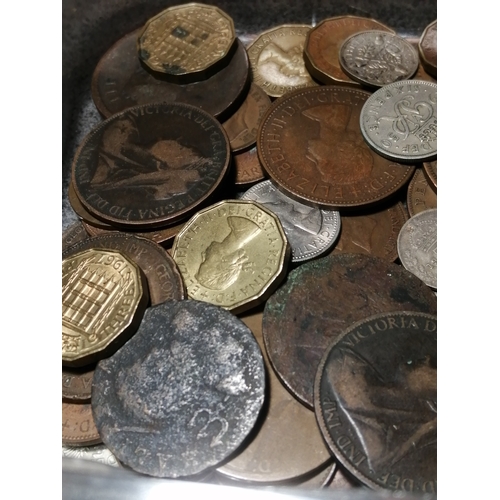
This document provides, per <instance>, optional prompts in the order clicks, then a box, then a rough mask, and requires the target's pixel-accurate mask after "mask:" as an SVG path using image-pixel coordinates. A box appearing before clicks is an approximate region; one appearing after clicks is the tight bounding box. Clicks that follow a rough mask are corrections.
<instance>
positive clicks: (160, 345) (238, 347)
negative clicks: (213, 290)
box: [92, 300, 265, 478]
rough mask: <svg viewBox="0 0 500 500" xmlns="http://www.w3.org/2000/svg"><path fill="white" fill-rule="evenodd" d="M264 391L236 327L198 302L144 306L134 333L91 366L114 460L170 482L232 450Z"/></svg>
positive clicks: (252, 353) (255, 361)
mask: <svg viewBox="0 0 500 500" xmlns="http://www.w3.org/2000/svg"><path fill="white" fill-rule="evenodd" d="M264 391H265V370H264V362H263V359H262V353H261V351H260V348H259V346H258V344H257V342H256V340H255V338H254V337H253V335H252V332H251V331H250V329H249V328H248V327H247V326H246V325H245V324H244V323H243V322H242V321H241V320H239V319H238V318H236V317H235V316H234V315H233V314H231V313H230V312H228V311H226V310H224V309H222V308H220V307H216V306H213V305H211V304H207V303H205V302H199V301H195V300H187V301H168V302H164V303H162V304H159V305H157V306H154V307H151V308H149V309H148V310H147V311H146V314H145V316H144V320H143V322H142V324H141V326H140V328H139V330H138V332H137V334H136V335H135V336H134V337H133V338H132V339H131V340H130V341H129V342H128V343H127V344H126V345H125V346H124V347H123V348H122V349H120V350H119V351H118V352H116V354H115V355H113V356H112V357H110V358H108V359H106V360H103V361H101V362H99V364H98V365H97V368H96V371H95V374H94V383H93V386H92V411H93V414H94V420H95V423H96V426H97V428H98V430H99V434H100V435H101V437H102V440H103V442H104V443H105V444H106V445H107V446H108V448H109V449H110V450H111V452H112V453H113V454H114V455H115V456H116V457H117V458H118V460H120V461H121V462H123V463H124V464H125V465H127V466H129V467H131V468H132V469H134V470H135V471H137V472H141V473H143V474H148V475H151V476H157V477H170V478H175V477H182V476H190V475H194V474H197V473H200V472H202V471H204V470H206V469H207V468H209V467H212V466H215V465H217V464H219V463H220V462H222V461H223V460H224V459H225V458H227V457H228V456H229V455H230V454H231V453H232V452H234V451H235V450H236V449H237V448H238V446H239V445H240V444H241V443H242V441H243V440H244V439H245V438H246V436H247V435H248V434H249V432H250V431H251V430H252V428H253V426H254V424H255V422H256V420H257V417H258V414H259V412H260V410H261V407H262V405H263V402H264Z"/></svg>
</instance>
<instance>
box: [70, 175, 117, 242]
mask: <svg viewBox="0 0 500 500" xmlns="http://www.w3.org/2000/svg"><path fill="white" fill-rule="evenodd" d="M68 200H69V203H70V205H71V208H72V209H73V210H74V211H75V213H76V215H78V217H80V219H81V220H82V222H83V223H87V224H90V225H91V226H92V227H95V228H97V229H103V230H108V231H112V230H113V226H111V225H110V224H108V223H107V222H104V221H102V220H99V219H97V218H96V217H94V216H93V215H92V214H91V213H90V212H89V211H88V210H87V209H86V208H85V207H84V206H83V205H82V202H81V201H80V198H78V196H77V195H76V192H75V188H74V186H73V183H72V182H70V184H69V188H68ZM85 227H86V226H85ZM89 234H90V235H91V236H95V235H93V234H92V232H89Z"/></svg>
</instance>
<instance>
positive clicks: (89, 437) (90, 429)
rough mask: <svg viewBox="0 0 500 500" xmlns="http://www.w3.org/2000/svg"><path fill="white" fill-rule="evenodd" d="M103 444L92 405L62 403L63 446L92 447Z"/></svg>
mask: <svg viewBox="0 0 500 500" xmlns="http://www.w3.org/2000/svg"><path fill="white" fill-rule="evenodd" d="M99 443H102V439H101V437H100V436H99V433H98V432H97V429H96V426H95V423H94V418H93V417H92V407H91V406H90V404H86V403H82V404H78V403H62V444H63V445H66V446H90V445H93V444H99Z"/></svg>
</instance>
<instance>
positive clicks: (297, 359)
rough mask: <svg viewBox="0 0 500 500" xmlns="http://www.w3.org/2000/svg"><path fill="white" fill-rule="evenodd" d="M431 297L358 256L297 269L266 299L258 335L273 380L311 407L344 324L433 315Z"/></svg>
mask: <svg viewBox="0 0 500 500" xmlns="http://www.w3.org/2000/svg"><path fill="white" fill-rule="evenodd" d="M436 302H437V301H436V296H435V295H434V293H433V292H432V290H431V289H430V288H428V287H427V286H426V285H425V284H424V283H423V282H422V281H421V280H420V279H418V278H417V277H416V276H415V275H413V274H412V273H410V272H408V271H407V270H406V269H404V268H403V267H402V266H399V265H397V264H394V263H392V262H388V261H387V260H383V259H380V258H378V257H372V256H368V255H361V254H339V255H329V256H328V257H323V258H320V259H317V260H311V261H309V262H305V263H304V264H301V265H300V267H298V268H297V269H294V270H293V271H291V272H290V273H289V275H288V277H287V280H286V282H285V283H284V284H283V285H282V286H281V287H280V288H279V289H278V290H277V291H276V292H275V293H274V294H273V295H272V296H271V297H270V298H269V300H268V301H267V302H266V306H265V309H264V316H263V320H262V333H263V337H264V342H265V345H266V351H267V354H268V356H269V359H270V361H271V363H272V365H273V368H274V370H275V371H276V373H277V375H278V376H279V378H280V379H281V381H282V382H283V383H284V385H285V386H286V387H287V388H288V389H289V390H290V391H291V392H292V394H294V395H295V396H296V397H297V398H298V399H299V401H301V402H302V403H304V404H305V405H306V406H308V407H309V408H312V407H313V387H314V377H315V376H316V370H317V368H318V365H319V362H320V360H321V357H322V356H323V353H324V351H325V349H326V347H327V346H328V345H329V344H330V342H331V341H333V339H335V338H338V336H339V335H340V334H341V332H342V331H343V330H344V329H345V328H347V327H348V326H349V325H351V324H352V323H354V322H355V321H358V320H360V319H363V318H365V317H367V316H370V315H372V314H376V313H381V312H388V311H394V310H404V311H423V312H426V313H431V314H435V313H436Z"/></svg>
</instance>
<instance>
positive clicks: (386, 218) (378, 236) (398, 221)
mask: <svg viewBox="0 0 500 500" xmlns="http://www.w3.org/2000/svg"><path fill="white" fill-rule="evenodd" d="M407 220H408V213H407V212H406V209H405V208H404V206H403V204H402V203H401V202H399V201H398V202H396V203H391V204H390V205H389V206H387V205H385V206H383V207H379V208H377V209H376V210H363V211H360V212H356V214H352V215H351V214H347V215H345V214H343V215H342V216H341V222H342V224H341V229H340V238H339V241H338V242H337V244H336V245H335V247H334V248H333V250H332V252H331V253H334V254H337V253H362V254H364V255H373V256H375V257H381V258H382V259H387V260H389V261H395V260H396V259H397V258H398V248H397V241H398V234H399V231H400V230H401V228H402V227H403V225H404V223H405V222H406V221H407Z"/></svg>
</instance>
